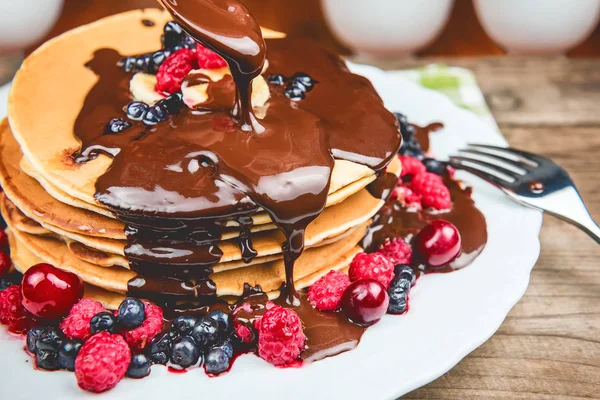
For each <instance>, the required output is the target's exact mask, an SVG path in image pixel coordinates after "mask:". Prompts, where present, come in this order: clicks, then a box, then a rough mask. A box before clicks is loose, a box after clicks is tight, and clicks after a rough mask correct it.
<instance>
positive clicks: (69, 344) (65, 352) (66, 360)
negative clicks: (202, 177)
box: [58, 339, 83, 371]
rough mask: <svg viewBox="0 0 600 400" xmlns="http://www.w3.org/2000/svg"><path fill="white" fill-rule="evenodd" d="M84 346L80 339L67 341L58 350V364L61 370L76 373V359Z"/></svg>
mask: <svg viewBox="0 0 600 400" xmlns="http://www.w3.org/2000/svg"><path fill="white" fill-rule="evenodd" d="M81 346H83V341H82V340H79V339H73V340H65V341H64V342H63V343H62V345H61V346H60V348H59V349H58V362H59V364H60V366H61V368H63V369H66V370H67V371H75V358H76V357H77V354H79V350H80V349H81Z"/></svg>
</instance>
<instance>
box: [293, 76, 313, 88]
mask: <svg viewBox="0 0 600 400" xmlns="http://www.w3.org/2000/svg"><path fill="white" fill-rule="evenodd" d="M292 83H294V84H295V86H298V87H300V88H301V89H303V90H304V91H305V92H310V91H311V90H312V89H313V87H314V85H315V81H313V79H312V78H311V77H310V75H308V74H306V73H304V72H296V73H295V74H294V75H292Z"/></svg>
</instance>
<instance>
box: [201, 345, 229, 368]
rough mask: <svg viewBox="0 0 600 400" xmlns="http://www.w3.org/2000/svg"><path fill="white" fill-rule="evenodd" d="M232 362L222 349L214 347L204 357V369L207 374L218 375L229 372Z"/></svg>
mask: <svg viewBox="0 0 600 400" xmlns="http://www.w3.org/2000/svg"><path fill="white" fill-rule="evenodd" d="M230 362H231V358H230V357H228V355H227V353H226V352H225V351H224V350H223V349H222V348H220V347H213V348H212V349H210V350H209V351H208V352H207V353H206V355H205V357H204V368H205V369H206V372H207V373H209V374H214V375H217V374H220V373H221V372H225V371H227V370H228V369H229V363H230Z"/></svg>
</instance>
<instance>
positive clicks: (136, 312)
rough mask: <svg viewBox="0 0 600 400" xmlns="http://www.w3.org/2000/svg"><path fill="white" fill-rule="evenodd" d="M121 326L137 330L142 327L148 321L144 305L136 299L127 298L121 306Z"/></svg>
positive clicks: (119, 315)
mask: <svg viewBox="0 0 600 400" xmlns="http://www.w3.org/2000/svg"><path fill="white" fill-rule="evenodd" d="M117 315H118V319H119V324H121V326H122V327H123V328H125V329H135V328H138V327H140V326H141V325H142V323H143V322H144V320H145V319H146V312H145V306H144V303H142V301H141V300H139V299H136V298H134V297H127V298H126V299H125V300H123V302H121V304H120V305H119V311H118V314H117Z"/></svg>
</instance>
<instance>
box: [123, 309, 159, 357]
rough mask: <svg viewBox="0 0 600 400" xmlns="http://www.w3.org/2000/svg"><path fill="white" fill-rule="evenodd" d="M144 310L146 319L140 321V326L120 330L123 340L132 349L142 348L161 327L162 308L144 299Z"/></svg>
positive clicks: (138, 349)
mask: <svg viewBox="0 0 600 400" xmlns="http://www.w3.org/2000/svg"><path fill="white" fill-rule="evenodd" d="M144 311H145V313H146V319H145V320H144V322H142V326H140V327H138V328H135V329H132V330H129V331H123V332H121V334H122V335H123V337H124V338H125V341H126V342H127V343H128V344H129V346H131V349H132V350H134V351H141V350H143V349H144V348H145V347H146V346H147V345H148V343H150V341H151V340H152V339H154V336H156V335H158V334H159V333H160V331H161V330H162V327H163V323H164V319H163V310H162V308H160V307H159V306H157V305H156V304H154V303H150V302H148V301H144Z"/></svg>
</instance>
